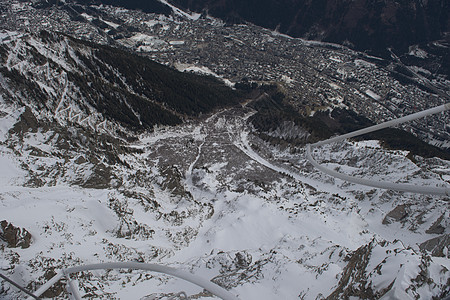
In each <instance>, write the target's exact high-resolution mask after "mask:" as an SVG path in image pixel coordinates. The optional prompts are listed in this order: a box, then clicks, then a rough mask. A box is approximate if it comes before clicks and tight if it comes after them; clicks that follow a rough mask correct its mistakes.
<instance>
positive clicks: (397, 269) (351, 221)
mask: <svg viewBox="0 0 450 300" xmlns="http://www.w3.org/2000/svg"><path fill="white" fill-rule="evenodd" d="M3 110H6V109H5V106H4V107H3ZM251 114H252V111H251V110H250V109H246V108H242V109H238V108H235V109H231V110H226V111H224V112H220V113H217V114H215V115H213V116H211V117H209V118H208V119H206V120H204V121H203V122H202V123H198V124H197V123H192V124H187V125H184V126H181V127H176V128H160V129H156V131H155V132H154V133H151V134H146V135H143V136H141V138H140V141H139V142H136V143H135V144H134V145H133V147H135V148H139V149H142V150H143V152H142V153H141V154H124V155H123V156H122V159H123V160H124V161H127V162H128V163H129V164H130V165H132V166H133V168H131V169H129V168H125V167H119V166H116V167H114V173H115V174H116V176H117V177H118V178H120V179H121V180H122V181H123V182H122V185H120V186H119V187H112V186H111V187H109V188H99V189H89V188H83V187H81V186H79V185H76V184H74V181H76V180H75V179H76V178H77V177H79V176H88V175H89V174H88V173H87V174H86V173H85V172H80V173H77V170H79V169H80V168H83V166H82V165H77V163H76V162H75V161H74V160H69V161H68V162H66V163H65V164H62V165H63V166H62V167H61V168H60V171H59V172H56V171H55V172H53V173H52V172H47V173H42V174H45V176H43V177H44V178H43V179H44V185H42V186H40V187H36V186H24V185H26V184H25V183H26V182H27V181H28V180H29V177H30V172H31V170H34V172H39V170H40V169H41V168H40V167H41V166H47V167H48V168H51V166H52V165H53V164H58V162H59V161H60V158H58V157H57V155H55V154H56V153H58V151H59V150H58V149H57V147H56V146H55V145H52V143H51V140H49V139H48V138H46V137H45V135H46V133H43V132H37V133H29V134H27V135H26V136H25V137H24V142H19V141H17V142H16V143H14V144H13V146H12V147H13V148H14V150H12V149H11V148H9V147H7V145H6V143H5V142H4V143H3V144H2V145H1V146H0V149H1V151H0V153H1V156H0V164H1V166H0V168H1V170H2V173H1V178H2V180H1V192H0V207H1V210H0V220H8V221H9V222H12V223H13V224H14V225H15V226H18V227H23V228H26V229H27V230H29V231H30V233H31V234H32V236H33V243H32V245H31V247H30V248H28V249H20V248H4V249H3V251H1V252H0V254H1V261H2V268H3V272H6V273H7V274H9V275H10V276H11V277H12V278H16V279H20V281H21V282H22V283H24V285H27V284H28V283H29V282H32V281H37V283H36V285H33V286H34V287H38V286H39V285H40V284H42V283H43V282H44V281H45V280H44V279H43V274H44V273H45V272H46V269H48V268H56V269H58V268H62V267H67V266H74V265H80V264H89V263H98V262H109V261H144V262H151V263H160V264H164V265H170V266H172V267H176V268H181V269H184V270H189V271H191V272H192V273H194V274H196V275H198V276H202V277H205V278H210V279H213V278H214V281H215V282H217V283H219V284H221V285H222V286H224V287H226V288H229V289H230V291H231V292H232V293H233V294H235V295H237V296H238V297H240V298H241V299H274V298H280V299H296V298H298V296H299V295H301V296H305V299H315V298H316V297H321V295H322V296H327V295H329V294H331V293H332V292H333V290H334V289H335V288H336V287H337V285H338V283H339V280H340V277H341V276H342V272H343V270H344V268H345V266H346V265H347V261H346V260H345V259H346V257H347V256H348V255H349V254H351V252H352V251H355V250H356V249H358V248H359V247H360V246H363V245H366V244H369V243H371V242H372V243H373V251H372V254H371V256H370V260H369V262H368V265H367V268H366V273H367V274H368V277H369V279H370V280H371V282H372V283H371V284H372V286H373V287H374V288H377V289H384V288H386V287H388V286H389V285H390V284H391V283H392V282H393V280H394V279H395V280H394V281H395V282H394V287H395V289H393V290H392V293H393V294H392V295H395V296H396V297H398V298H404V297H411V296H412V295H415V294H414V293H418V292H414V293H413V292H411V291H410V292H406V291H405V290H406V289H407V287H408V286H409V285H411V281H412V280H413V279H414V278H416V277H417V276H418V274H419V272H420V266H421V256H420V254H419V253H420V252H419V250H418V244H419V243H421V242H424V241H425V240H427V239H429V238H431V237H433V235H428V234H425V232H424V231H425V230H426V229H427V228H428V227H430V226H431V224H432V223H433V222H435V221H436V219H437V218H438V217H439V216H440V215H441V214H442V213H444V214H446V216H445V221H444V222H448V212H447V211H446V208H447V204H446V202H445V199H442V198H438V197H427V196H420V195H412V194H402V193H393V192H386V191H381V190H371V189H370V188H367V187H362V186H355V185H350V184H347V183H344V182H341V181H339V180H334V179H333V178H329V177H327V176H326V175H323V174H321V173H319V172H318V171H316V170H314V169H313V168H312V167H311V166H309V165H308V164H307V162H306V160H305V158H304V150H303V149H301V148H299V149H298V150H299V152H298V153H295V154H291V153H290V151H287V150H281V149H277V148H273V147H269V148H268V146H267V145H265V144H263V143H261V141H259V140H258V139H256V138H255V137H254V136H253V135H251V134H249V128H248V127H247V125H246V123H245V121H246V119H247V118H248V117H249V116H250V115H251ZM16 118H17V117H15V113H14V112H13V111H6V112H5V114H4V115H3V116H2V117H1V118H0V128H2V137H1V140H2V141H6V140H7V137H8V132H7V130H6V129H7V128H8V127H9V128H11V127H12V125H13V123H14V122H13V121H12V120H15V119H16ZM255 145H258V147H257V148H258V149H259V150H258V151H257V150H255V149H256V146H255ZM31 146H32V147H35V148H39V149H41V150H42V151H43V152H45V153H47V155H46V156H45V157H41V158H38V159H37V158H36V157H35V156H33V155H32V154H30V151H29V148H30V147H31ZM53 153H55V154H53ZM269 153H270V154H269ZM406 154H407V153H404V152H399V151H396V152H391V151H386V150H383V149H382V148H381V147H380V146H379V145H378V143H377V142H376V141H367V142H359V143H343V144H341V145H328V146H326V147H323V149H322V150H321V151H320V152H319V153H316V154H315V155H316V158H317V159H318V160H323V161H324V162H325V163H326V164H328V167H332V166H334V167H336V168H340V169H341V172H346V173H349V174H360V175H362V176H367V177H368V178H384V179H385V180H393V181H410V182H411V181H412V182H415V183H417V184H429V183H430V182H442V180H443V179H441V177H439V176H438V175H436V173H433V172H432V171H430V170H429V169H427V170H422V171H420V168H419V167H418V166H417V165H415V164H413V163H412V162H411V161H409V160H408V159H406V157H405V155H406ZM433 163H435V164H439V170H441V171H442V170H447V171H448V169H449V168H450V165H449V162H446V161H440V160H439V161H434V162H428V165H432V164H433ZM25 165H26V166H27V167H26V168H25V169H24V166H25ZM84 168H85V169H86V170H88V169H90V168H89V167H88V166H84ZM435 168H438V166H437V165H436V166H435ZM63 170H64V171H63ZM175 170H176V172H175ZM138 173H140V174H141V175H139V176H141V177H140V178H139V179H137V177H136V176H137V174H138ZM77 174H78V175H77ZM446 174H447V175H446V176H448V172H446ZM45 177H47V178H45ZM168 177H171V179H170V180H173V182H171V183H168V180H169V179H168ZM442 178H444V177H442ZM446 178H448V177H446ZM141 181H142V182H141ZM45 182H46V183H45ZM131 192H134V193H135V194H132V193H131ZM151 201H154V202H155V203H157V205H156V206H155V204H154V203H153V204H152V203H151ZM404 203H406V204H408V205H410V207H411V208H412V210H411V211H412V212H411V218H407V219H406V220H404V222H394V223H391V224H389V225H383V224H382V221H383V218H384V217H385V215H386V214H387V213H388V212H389V211H390V210H392V209H393V208H394V207H396V206H397V205H398V204H404ZM421 210H423V211H424V212H425V213H424V214H421V216H420V218H421V219H420V220H421V221H420V224H414V222H416V221H417V220H418V219H417V218H416V217H418V216H417V215H418V214H419V212H418V211H421ZM414 226H415V228H413V227H414ZM383 240H387V241H389V242H391V243H392V244H388V245H387V246H381V245H378V244H377V241H379V242H381V241H383ZM394 240H399V241H398V242H394ZM16 253H17V254H16ZM384 260H385V261H384ZM382 261H384V262H385V263H384V264H382V265H380V263H381V262H382ZM443 267H445V268H447V269H450V264H449V260H448V259H447V258H432V260H431V261H430V262H429V267H428V270H429V272H431V273H430V276H432V278H433V279H434V280H435V282H436V283H438V285H439V284H440V286H441V287H442V283H445V282H446V279H448V278H449V275H448V274H446V273H442V270H443ZM377 270H378V271H377ZM79 285H80V291H81V293H82V294H84V295H87V296H91V297H103V298H105V299H106V298H113V297H117V298H121V299H131V298H133V299H139V298H143V297H144V298H143V299H145V297H146V296H149V295H152V294H153V295H157V294H158V293H159V294H158V295H166V294H170V293H177V292H180V291H185V292H186V293H187V294H188V295H194V294H199V293H201V292H202V291H201V289H199V288H197V287H195V286H193V285H191V284H189V283H186V282H183V281H182V280H178V279H173V278H171V277H169V276H162V275H158V274H152V273H143V272H138V271H134V272H130V271H127V270H125V271H124V272H122V273H120V272H118V271H104V272H94V273H93V275H92V276H91V277H89V280H86V279H83V278H80V280H79ZM422 289H423V291H420V293H421V295H433V294H436V290H437V289H438V287H436V290H433V288H431V287H430V286H428V285H426V286H424V287H422ZM13 294H14V292H13V291H12V290H11V295H13ZM208 298H209V297H204V299H208Z"/></svg>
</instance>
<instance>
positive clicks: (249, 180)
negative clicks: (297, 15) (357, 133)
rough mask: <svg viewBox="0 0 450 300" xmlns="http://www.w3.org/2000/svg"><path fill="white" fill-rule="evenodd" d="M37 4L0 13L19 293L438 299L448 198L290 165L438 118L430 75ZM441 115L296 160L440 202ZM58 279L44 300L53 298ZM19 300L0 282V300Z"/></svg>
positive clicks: (351, 56)
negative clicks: (203, 284)
mask: <svg viewBox="0 0 450 300" xmlns="http://www.w3.org/2000/svg"><path fill="white" fill-rule="evenodd" d="M38 2H43V1H36V2H34V3H31V2H22V1H15V0H5V1H2V2H0V11H1V14H0V21H1V22H0V170H1V172H0V272H1V274H2V275H5V276H6V277H7V278H10V279H12V280H13V281H14V282H16V283H17V284H19V285H20V286H22V287H24V288H26V289H27V290H28V291H32V292H35V291H37V290H38V289H39V288H40V287H42V286H43V285H44V284H45V283H46V282H48V280H49V279H50V278H52V277H53V276H54V275H55V274H56V273H57V272H58V271H60V270H61V269H63V268H68V267H76V266H82V265H86V264H97V263H103V262H140V263H150V264H159V265H163V266H168V267H172V268H175V269H179V270H182V271H184V272H185V273H187V274H191V275H196V276H199V277H201V278H203V279H204V280H205V281H207V282H209V283H214V284H216V285H218V286H220V287H222V288H223V289H226V290H227V291H228V292H229V293H231V294H232V295H235V296H236V297H237V298H238V299H243V300H244V299H262V300H266V299H267V300H269V299H270V300H271V299H299V298H300V299H346V298H349V299H350V298H363V299H364V298H365V299H408V298H412V299H433V298H434V299H441V298H445V297H447V296H448V295H449V293H450V289H449V285H448V282H449V280H450V272H449V270H450V255H449V252H448V248H449V234H450V231H449V230H450V226H449V224H450V215H449V211H448V196H446V195H442V196H440V195H432V194H423V193H406V192H398V191H395V190H385V189H381V188H371V187H368V186H364V185H360V184H353V183H349V182H346V181H342V180H340V179H337V178H335V177H333V176H329V175H327V174H325V173H322V172H320V171H319V170H317V169H316V168H315V167H314V166H313V165H311V164H310V162H309V161H308V160H307V158H306V155H305V154H306V153H305V143H306V142H313V141H317V140H321V139H323V138H325V137H328V136H330V135H333V134H340V133H342V132H346V131H350V130H353V129H355V128H359V127H364V126H366V125H368V124H372V123H378V122H380V121H382V120H387V119H392V118H396V117H399V116H403V115H405V114H409V113H412V112H415V111H418V110H423V109H426V108H429V107H433V106H435V105H439V104H442V103H443V102H445V101H446V98H445V97H446V95H447V93H448V87H449V85H448V84H447V82H448V80H447V79H446V78H445V77H439V75H437V74H435V73H431V72H430V74H428V73H426V72H425V70H424V69H420V68H419V67H416V68H414V66H412V65H407V66H404V65H402V63H401V62H396V63H394V62H392V61H387V60H384V59H379V58H376V57H371V56H368V55H366V54H365V53H361V52H356V51H353V50H350V49H348V48H345V47H341V46H339V45H334V44H326V43H318V42H311V41H304V40H300V39H293V38H291V37H287V36H284V35H280V34H279V33H277V32H273V31H270V30H267V29H264V28H261V27H257V26H254V25H251V24H247V25H242V24H239V25H238V24H234V25H230V24H226V23H224V22H222V21H221V20H218V19H215V18H212V17H210V16H203V17H202V16H200V15H195V14H191V13H189V12H182V11H178V10H176V11H173V12H172V13H171V14H169V15H166V14H164V13H162V14H155V13H146V12H144V11H142V10H141V11H139V10H129V9H126V8H123V7H117V6H106V5H104V6H102V5H81V4H72V3H69V2H68V1H67V2H64V3H63V2H62V1H61V2H60V3H58V4H59V5H56V3H55V4H54V5H53V4H51V3H50V2H51V1H50V2H47V4H49V3H50V4H51V5H47V6H45V5H44V6H42V7H40V8H39V7H38V5H37V4H38ZM421 50H422V48H417V49H416V51H417V52H418V53H419V54H420V53H422V52H420V51H421ZM157 62H158V63H157ZM401 68H402V71H403V73H404V74H403V77H402V76H401V75H400V74H399V72H397V71H396V70H398V69H401ZM181 71H182V72H181ZM423 74H425V75H426V76H425V75H423ZM396 76H397V77H396ZM397 78H402V79H403V80H397ZM447 120H448V112H447V113H439V114H436V115H433V116H430V117H427V118H426V119H423V120H418V121H416V122H413V123H412V124H407V125H406V124H405V126H402V127H401V128H397V129H395V130H394V131H393V132H392V134H389V138H390V140H386V139H384V140H383V138H385V137H386V136H387V134H385V133H383V134H382V135H381V136H371V137H369V139H368V140H367V139H365V140H346V141H343V142H340V143H333V144H327V145H323V146H320V147H315V148H314V152H313V156H314V159H315V160H317V161H318V162H319V163H320V164H321V165H323V166H325V167H327V168H329V169H332V170H336V171H338V172H340V173H343V174H348V175H350V176H354V177H361V178H365V179H368V180H371V181H388V182H393V183H399V184H402V183H404V184H410V185H415V186H418V187H420V186H427V187H429V188H433V187H441V188H444V189H445V188H448V187H449V185H450V161H449V160H448V159H447V157H445V156H444V155H445V153H446V152H445V151H446V150H445V149H448V148H449V147H450V143H449V141H450V140H449V138H448V136H449V135H450V131H449V129H450V127H449V124H448V122H447ZM405 131H407V132H408V135H406V134H405ZM400 134H401V135H404V136H403V138H405V139H404V140H402V141H401V142H400V145H398V144H394V145H388V142H389V141H400V139H397V138H396V135H400ZM378 139H380V140H378ZM405 140H406V141H408V140H411V141H414V142H418V143H422V144H420V146H423V148H422V147H419V149H421V150H423V149H425V150H423V151H422V152H420V151H416V150H417V149H416V148H417V147H414V145H413V147H412V148H411V149H410V148H405V147H404V146H405V145H404V141H405ZM431 144H432V145H434V146H431ZM424 145H425V146H424ZM430 149H434V150H436V151H437V152H436V153H438V154H436V155H435V153H434V152H432V151H431V150H430ZM70 279H71V280H70V283H72V284H73V285H75V288H76V289H78V290H79V293H80V297H83V299H142V300H150V299H152V300H156V299H158V300H168V299H183V295H184V294H186V295H187V296H188V297H189V298H190V299H216V298H215V297H213V296H212V295H211V294H210V293H208V292H206V291H205V290H203V289H202V288H200V287H197V286H195V285H192V284H189V283H188V282H186V281H184V280H181V279H177V278H174V277H173V276H169V275H163V274H160V273H156V272H150V271H149V272H147V271H145V272H144V271H135V270H131V269H128V268H124V269H120V270H104V271H103V270H97V271H92V272H90V271H89V272H88V271H84V272H79V273H76V274H73V275H71V276H70ZM68 282H69V281H68V280H67V278H65V279H63V280H61V281H60V282H59V283H57V284H55V285H53V286H52V287H51V288H50V289H48V290H47V291H46V293H45V294H43V295H42V298H43V299H47V298H52V299H57V300H59V299H67V298H69V297H70V296H71V295H70V294H71V293H72V292H71V291H70V289H67V288H66V287H67V283H68ZM24 297H25V294H24V293H23V292H21V291H20V290H18V289H17V288H16V287H14V286H13V285H11V284H9V283H8V282H6V281H5V280H3V278H1V279H0V298H2V299H3V298H5V299H22V298H24Z"/></svg>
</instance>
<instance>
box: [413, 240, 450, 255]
mask: <svg viewBox="0 0 450 300" xmlns="http://www.w3.org/2000/svg"><path fill="white" fill-rule="evenodd" d="M449 248H450V234H444V235H441V236H438V237H435V238H432V239H430V240H428V241H426V242H424V243H422V244H420V249H421V250H423V251H428V252H430V253H431V255H432V256H437V257H450V253H449V252H448V249H449Z"/></svg>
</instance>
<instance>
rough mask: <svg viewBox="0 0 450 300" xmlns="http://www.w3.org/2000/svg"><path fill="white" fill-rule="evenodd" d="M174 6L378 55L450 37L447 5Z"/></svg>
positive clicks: (204, 2) (288, 1)
mask: <svg viewBox="0 0 450 300" xmlns="http://www.w3.org/2000/svg"><path fill="white" fill-rule="evenodd" d="M171 2H172V3H175V4H177V5H179V6H181V7H185V8H186V9H191V10H193V11H198V12H201V11H206V12H207V13H209V14H211V15H212V16H215V17H219V18H222V19H224V20H226V21H229V22H243V21H248V22H252V23H254V24H257V25H260V26H263V27H266V28H269V29H273V30H275V29H276V30H278V31H279V32H281V33H285V34H288V35H290V36H293V37H303V38H307V39H313V40H322V41H327V42H334V43H344V44H347V45H352V46H353V47H354V48H355V49H357V50H371V51H373V52H374V53H378V54H380V53H385V49H386V48H388V47H393V48H396V49H397V50H399V51H406V50H407V49H408V47H409V46H411V45H414V44H426V43H427V42H429V41H433V40H438V39H441V38H442V37H443V33H445V32H450V16H449V11H450V6H449V5H450V4H449V3H448V1H445V0H439V1H419V0H411V1H395V0H389V1H374V0H357V1H350V0H348V1H329V0H321V1H305V0H295V1H292V0H279V1H271V0H267V1H256V0H245V1H237V2H236V1H226V0H225V1H222V0H221V1H217V0H189V1H181V0H172V1H171Z"/></svg>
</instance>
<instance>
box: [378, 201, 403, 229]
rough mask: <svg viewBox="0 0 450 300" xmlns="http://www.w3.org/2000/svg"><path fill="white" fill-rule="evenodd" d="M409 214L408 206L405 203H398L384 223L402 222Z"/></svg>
mask: <svg viewBox="0 0 450 300" xmlns="http://www.w3.org/2000/svg"><path fill="white" fill-rule="evenodd" d="M407 216H408V206H407V205H405V204H401V205H397V206H396V207H395V208H394V209H393V210H391V211H390V212H389V213H388V214H387V215H386V217H384V219H383V224H384V225H388V224H391V223H392V222H400V221H401V220H403V219H405V218H406V217H407Z"/></svg>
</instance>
